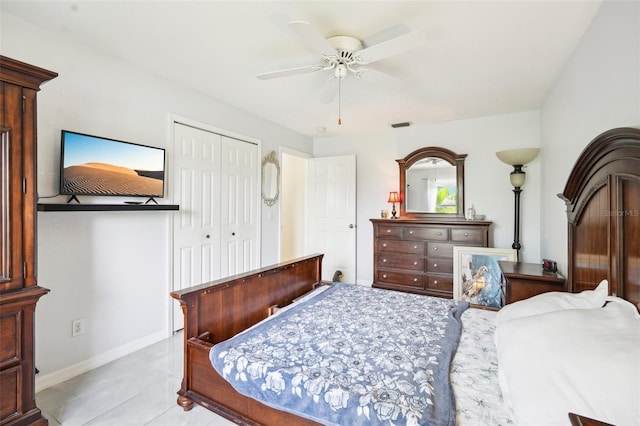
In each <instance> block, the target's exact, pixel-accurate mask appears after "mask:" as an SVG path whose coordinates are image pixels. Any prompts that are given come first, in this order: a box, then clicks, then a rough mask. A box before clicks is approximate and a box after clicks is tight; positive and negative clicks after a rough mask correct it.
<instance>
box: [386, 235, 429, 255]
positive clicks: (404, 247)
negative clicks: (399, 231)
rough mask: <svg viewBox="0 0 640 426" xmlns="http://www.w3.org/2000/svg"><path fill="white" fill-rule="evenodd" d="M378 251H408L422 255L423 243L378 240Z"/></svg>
mask: <svg viewBox="0 0 640 426" xmlns="http://www.w3.org/2000/svg"><path fill="white" fill-rule="evenodd" d="M378 251H379V252H392V253H410V254H415V255H416V256H424V243H423V242H422V241H401V240H385V239H380V240H378Z"/></svg>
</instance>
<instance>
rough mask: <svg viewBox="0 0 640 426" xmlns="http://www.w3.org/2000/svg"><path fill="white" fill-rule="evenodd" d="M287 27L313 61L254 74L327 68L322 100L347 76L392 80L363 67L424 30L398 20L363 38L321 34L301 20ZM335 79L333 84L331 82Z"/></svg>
mask: <svg viewBox="0 0 640 426" xmlns="http://www.w3.org/2000/svg"><path fill="white" fill-rule="evenodd" d="M287 26H288V28H289V30H291V32H292V33H293V34H294V35H295V36H296V37H297V39H298V40H299V41H300V42H301V43H302V44H303V45H304V46H305V47H306V48H307V49H308V50H309V51H311V53H313V54H316V55H319V56H320V59H319V61H318V62H317V63H315V64H311V65H306V66H301V67H296V68H288V69H283V70H279V71H272V72H266V73H262V74H258V78H259V79H261V80H268V79H272V78H280V77H288V76H292V75H298V74H305V73H314V72H321V71H330V74H329V75H328V78H327V80H326V83H325V90H324V92H323V95H322V102H324V103H326V102H331V101H332V100H333V99H334V98H335V96H336V94H339V91H340V82H341V80H343V79H344V78H346V77H348V76H353V77H356V78H363V79H367V80H371V81H372V82H381V81H386V82H390V81H392V80H396V79H395V78H394V77H391V76H389V75H387V74H385V73H382V72H380V71H377V70H375V69H372V68H369V67H365V66H366V65H369V64H371V63H373V62H376V61H379V60H382V59H385V58H388V57H390V56H394V55H398V54H400V53H403V52H406V51H409V50H412V49H415V48H417V47H419V46H420V45H422V44H423V43H424V42H425V34H424V33H422V32H420V31H412V30H411V29H409V28H408V27H407V26H406V25H403V24H399V25H395V26H393V27H390V28H388V29H386V30H384V31H382V32H380V33H378V34H375V35H373V36H371V37H369V38H367V41H361V40H359V39H357V38H355V37H351V36H346V35H337V36H332V37H328V38H325V37H324V36H322V35H321V34H320V32H319V31H318V30H317V29H316V28H315V27H313V26H312V25H311V24H309V23H308V22H305V21H291V22H289V23H288V24H287ZM335 81H337V84H335V83H333V82H335Z"/></svg>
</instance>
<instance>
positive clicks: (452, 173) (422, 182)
mask: <svg viewBox="0 0 640 426" xmlns="http://www.w3.org/2000/svg"><path fill="white" fill-rule="evenodd" d="M457 201H458V193H457V185H456V167H455V166H454V165H452V164H450V163H449V162H447V161H446V160H443V159H442V158H437V157H427V158H423V159H422V160H419V161H417V162H415V163H414V164H413V165H412V166H411V167H409V168H408V169H407V170H406V191H405V202H406V206H405V208H406V210H407V211H408V212H426V213H454V214H455V213H457V212H458V204H457Z"/></svg>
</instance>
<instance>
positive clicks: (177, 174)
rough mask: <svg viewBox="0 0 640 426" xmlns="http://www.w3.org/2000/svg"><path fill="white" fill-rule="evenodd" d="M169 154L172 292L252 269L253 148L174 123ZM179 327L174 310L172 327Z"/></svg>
mask: <svg viewBox="0 0 640 426" xmlns="http://www.w3.org/2000/svg"><path fill="white" fill-rule="evenodd" d="M173 155H174V161H173V165H174V166H173V170H172V173H173V183H174V185H173V191H174V199H175V200H177V201H178V202H179V204H180V210H179V212H177V213H176V217H175V218H174V225H173V230H174V232H173V259H174V262H173V289H174V290H181V289H184V288H188V287H191V286H194V285H198V284H202V283H205V282H209V281H212V280H216V279H218V278H223V277H226V276H229V275H233V274H236V273H242V272H246V271H248V270H250V269H253V268H257V267H258V266H259V235H258V232H259V226H258V221H259V217H260V216H259V207H260V205H259V199H258V193H257V186H258V169H259V168H258V164H259V162H258V147H257V145H256V144H253V143H250V142H245V141H241V140H238V139H233V138H228V137H226V136H222V135H219V134H217V133H213V132H210V131H206V130H203V129H199V128H195V127H192V126H187V125H183V124H180V123H174V153H173ZM176 305H177V304H176ZM182 327H183V324H182V312H181V311H180V309H179V307H178V306H176V307H175V308H174V327H173V328H174V330H179V329H181V328H182Z"/></svg>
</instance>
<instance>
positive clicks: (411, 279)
mask: <svg viewBox="0 0 640 426" xmlns="http://www.w3.org/2000/svg"><path fill="white" fill-rule="evenodd" d="M376 281H378V282H381V283H386V284H397V285H402V286H406V287H415V288H424V276H423V274H411V273H402V272H388V271H378V276H377V280H376Z"/></svg>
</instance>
